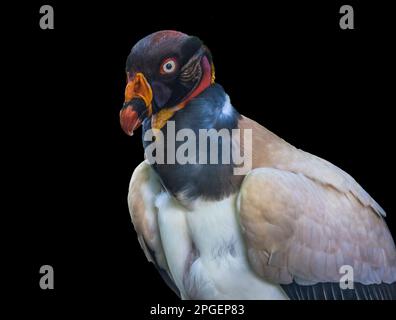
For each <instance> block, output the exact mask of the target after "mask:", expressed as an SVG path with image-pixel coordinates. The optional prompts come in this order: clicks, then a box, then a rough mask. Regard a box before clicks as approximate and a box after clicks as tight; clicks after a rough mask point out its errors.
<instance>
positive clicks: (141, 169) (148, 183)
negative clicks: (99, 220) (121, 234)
mask: <svg viewBox="0 0 396 320" xmlns="http://www.w3.org/2000/svg"><path fill="white" fill-rule="evenodd" d="M160 191H161V185H160V183H159V181H158V178H157V176H156V175H155V173H154V172H153V169H152V168H151V167H150V165H149V164H148V163H147V162H146V161H143V162H142V163H141V164H140V165H139V166H137V167H136V169H135V171H134V172H133V174H132V178H131V182H130V184H129V193H128V207H129V212H130V214H131V218H132V222H133V225H134V227H135V230H136V233H137V236H138V240H139V243H140V246H141V247H142V249H143V251H144V253H145V255H146V257H147V259H148V260H149V261H150V262H153V263H156V264H158V265H159V267H161V268H162V269H164V270H166V271H168V270H169V269H168V265H167V262H166V258H165V254H164V250H163V248H162V244H161V239H160V234H159V230H158V225H157V208H156V207H155V205H154V202H155V200H154V199H155V197H156V195H158V193H160ZM151 253H154V255H155V256H154V257H152V256H151ZM154 259H155V260H154Z"/></svg>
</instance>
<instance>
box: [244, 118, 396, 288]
mask: <svg viewBox="0 0 396 320" xmlns="http://www.w3.org/2000/svg"><path fill="white" fill-rule="evenodd" d="M240 128H243V129H246V128H251V129H252V130H253V166H254V167H255V168H259V169H255V170H253V171H252V172H251V173H250V174H249V175H248V176H247V177H246V178H245V180H244V182H243V184H242V187H241V192H240V196H239V209H240V220H241V225H242V228H243V232H244V235H245V238H246V243H247V248H248V257H249V260H250V262H251V265H252V267H253V269H254V270H255V271H256V272H257V273H258V274H259V275H261V276H262V277H265V278H266V279H269V280H272V281H275V282H279V283H284V284H287V283H291V282H292V281H293V280H296V281H297V282H299V283H304V284H309V283H316V282H326V281H331V282H334V281H339V279H340V277H341V274H340V273H339V268H340V267H341V266H342V265H351V266H352V267H353V268H354V272H355V281H357V282H361V283H364V284H368V283H380V282H381V281H382V282H386V283H391V282H394V281H396V249H395V244H394V242H393V239H392V236H391V235H390V233H389V230H388V228H387V226H386V223H385V222H384V220H383V218H382V216H381V215H384V214H385V213H384V211H383V210H382V208H381V207H380V206H379V205H378V204H377V203H376V202H375V201H374V200H373V199H372V198H371V197H370V196H369V195H368V194H367V193H366V192H365V191H364V190H363V188H362V187H361V186H359V185H358V184H357V182H356V181H355V180H353V178H352V177H350V176H349V175H348V174H347V173H345V172H344V171H342V170H341V169H339V168H338V167H336V166H334V165H332V164H331V163H329V162H327V161H325V160H322V159H320V158H318V157H315V156H313V155H310V154H308V153H306V152H303V151H301V150H298V149H296V148H294V147H293V146H291V145H289V144H288V143H286V142H285V141H284V140H282V139H280V138H279V137H277V136H276V135H274V134H272V133H271V132H270V131H268V130H266V129H265V128H263V127H262V126H260V125H259V124H257V123H255V122H253V121H252V120H249V119H247V118H243V119H242V120H241V122H240ZM375 212H377V213H379V214H375Z"/></svg>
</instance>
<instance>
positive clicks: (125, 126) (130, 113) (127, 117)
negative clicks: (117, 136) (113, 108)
mask: <svg viewBox="0 0 396 320" xmlns="http://www.w3.org/2000/svg"><path fill="white" fill-rule="evenodd" d="M120 124H121V128H122V130H123V131H124V132H125V133H126V134H127V135H128V136H133V131H134V130H135V129H136V128H138V127H139V125H140V120H139V118H138V115H137V113H136V111H134V110H133V109H132V107H130V106H128V107H126V108H123V109H122V110H121V111H120Z"/></svg>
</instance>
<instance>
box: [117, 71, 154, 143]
mask: <svg viewBox="0 0 396 320" xmlns="http://www.w3.org/2000/svg"><path fill="white" fill-rule="evenodd" d="M152 100H153V92H152V90H151V87H150V85H149V83H148V82H147V80H146V78H145V77H144V75H143V73H140V72H139V73H136V74H135V76H134V77H133V79H132V80H130V81H128V84H127V86H126V88H125V102H124V106H123V108H122V109H121V111H120V124H121V128H122V130H124V132H125V133H126V134H127V135H130V136H131V135H133V131H134V130H136V129H137V128H139V127H140V125H141V124H142V121H143V120H144V119H145V118H146V117H150V116H151V114H152V104H151V102H152Z"/></svg>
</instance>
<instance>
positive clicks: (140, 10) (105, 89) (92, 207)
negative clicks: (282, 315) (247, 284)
mask: <svg viewBox="0 0 396 320" xmlns="http://www.w3.org/2000/svg"><path fill="white" fill-rule="evenodd" d="M296 2H297V1H290V2H284V1H276V2H275V1H274V2H268V3H267V2H263V4H262V5H260V6H259V5H252V4H249V3H247V2H246V1H243V2H236V3H234V4H230V3H227V4H224V5H220V4H219V3H218V4H217V5H215V4H214V2H213V1H212V2H199V1H195V2H189V3H187V1H186V2H184V3H183V2H181V3H176V2H170V1H167V2H166V1H163V2H161V3H154V2H149V1H139V2H137V1H127V2H125V3H122V2H116V1H111V2H104V3H96V2H92V3H89V2H86V3H84V4H82V3H78V2H75V3H72V2H67V1H63V2H53V1H49V2H34V3H29V4H20V5H17V7H18V8H13V10H14V9H17V10H18V11H17V14H16V15H14V18H16V19H19V21H20V23H19V24H18V28H9V29H7V30H6V32H7V35H8V36H9V38H10V40H11V48H13V49H15V50H14V53H12V54H13V55H14V58H17V63H16V64H15V65H13V67H14V68H15V72H13V76H12V77H11V78H10V80H9V81H10V83H13V84H16V86H17V88H18V89H17V90H16V92H15V94H14V93H13V94H14V101H18V103H17V104H15V105H14V104H13V105H14V107H13V108H12V110H11V111H12V113H13V117H11V116H10V118H9V119H10V124H11V126H10V127H11V128H10V129H9V131H8V137H12V138H13V139H12V143H11V148H12V152H13V154H14V155H16V157H15V159H14V160H13V162H14V164H16V166H17V167H18V170H16V174H15V178H14V179H13V183H12V187H13V188H15V190H16V192H17V198H16V199H15V200H14V206H13V214H14V216H16V217H17V219H18V221H19V223H20V224H19V227H18V228H19V229H20V232H19V233H18V234H20V236H18V237H19V240H20V242H21V243H22V246H21V247H20V249H22V251H20V253H18V255H19V256H20V257H21V256H22V258H23V261H24V263H23V272H24V276H25V277H23V279H24V285H25V286H26V287H27V290H28V291H29V292H30V293H31V299H32V301H37V305H39V306H43V305H48V304H50V305H53V306H57V308H58V309H57V310H58V311H59V310H70V309H73V307H74V306H76V305H82V306H86V307H87V306H90V307H89V308H87V310H89V312H93V313H95V311H98V310H101V308H103V307H104V306H111V308H112V307H114V309H125V310H129V311H130V314H131V316H133V315H134V314H135V315H136V314H140V315H145V314H146V315H147V314H148V311H147V310H148V308H149V306H151V305H155V304H156V303H164V302H168V303H171V304H172V303H173V304H174V305H176V304H178V303H179V302H178V301H179V300H178V298H177V297H176V296H175V295H174V294H173V292H172V291H171V290H170V289H168V288H167V287H166V285H165V284H164V283H163V281H162V280H161V278H160V276H159V275H158V274H157V272H156V270H155V269H154V267H153V266H152V265H151V264H149V263H148V262H147V261H146V258H145V256H144V254H143V252H142V251H141V249H140V247H139V244H138V242H137V239H136V235H135V232H134V229H133V226H132V223H131V221H130V217H129V212H128V208H127V203H126V196H127V191H128V184H129V179H130V176H131V174H132V172H133V170H134V168H135V167H136V166H137V165H138V164H139V163H140V162H141V161H142V159H143V148H142V146H141V140H140V131H139V132H138V134H137V135H135V136H134V137H132V138H131V137H128V136H126V135H125V134H124V133H123V132H122V131H121V129H120V127H119V119H118V112H119V109H120V108H121V106H122V102H123V98H124V97H123V94H124V88H125V72H124V67H125V61H126V57H127V55H128V54H129V51H130V49H131V48H132V46H133V45H134V44H135V43H136V42H137V41H138V40H139V39H141V38H142V37H144V36H146V35H147V34H149V33H151V32H155V31H158V30H163V29H175V30H179V31H182V32H185V33H188V34H192V35H196V36H198V37H200V38H201V39H202V40H203V41H204V43H205V44H206V45H207V46H208V47H209V48H210V49H211V52H212V54H213V58H214V63H215V66H216V81H217V82H218V83H220V84H221V85H223V87H224V88H225V90H226V92H227V93H228V94H229V95H230V97H231V101H232V104H233V105H234V106H235V107H236V108H237V109H238V110H239V111H240V112H241V113H242V114H244V115H245V116H248V117H250V118H252V119H255V120H256V121H258V122H260V123H261V124H263V125H264V126H266V127H267V128H268V129H270V130H271V131H273V132H274V133H276V134H277V135H279V136H281V137H282V138H284V139H285V140H286V141H288V142H290V143H292V144H293V145H295V146H296V147H299V148H301V149H303V150H305V151H308V152H310V153H313V154H316V155H318V156H320V157H322V158H324V159H326V160H328V161H330V162H332V163H334V164H335V165H337V166H339V167H341V168H342V169H344V170H345V171H347V172H348V173H350V174H351V175H352V176H353V177H354V178H355V179H356V180H357V181H358V182H359V183H360V184H361V185H362V186H363V187H364V188H365V189H366V190H367V191H368V192H369V193H370V194H371V195H372V196H373V197H374V198H375V199H376V200H377V201H378V202H379V203H380V204H381V205H382V206H383V208H384V209H385V210H386V212H387V213H388V217H387V219H386V221H387V223H388V225H389V227H390V229H391V232H392V234H393V235H395V234H396V216H395V214H394V212H395V202H394V187H391V184H390V183H389V181H392V180H393V179H394V178H395V174H394V170H393V164H394V161H393V146H394V142H393V136H394V135H393V131H394V125H393V122H394V118H393V110H392V108H394V105H395V103H394V100H395V99H394V93H395V83H394V58H395V56H396V55H395V49H394V46H393V43H392V42H394V32H393V30H394V25H393V21H392V17H390V10H389V8H388V7H386V6H385V4H384V3H381V2H374V1H366V2H365V3H362V2H361V1H360V2H359V3H358V4H357V3H352V2H350V1H349V2H348V1H345V2H337V3H334V2H333V1H332V3H329V4H327V5H323V4H318V3H316V2H315V1H306V2H300V1H298V3H296ZM43 4H51V5H53V7H54V10H55V29H54V30H41V29H40V28H39V19H40V14H39V8H40V6H41V5H43ZM342 4H352V5H354V9H355V30H341V29H340V28H339V25H338V23H339V18H340V14H339V8H340V6H341V5H342ZM12 12H13V11H8V13H9V14H11V15H12ZM4 14H5V15H7V12H4ZM15 119H17V121H15ZM9 141H11V140H9ZM351 228H353V226H351ZM43 264H50V265H52V266H53V267H54V271H55V290H52V291H51V290H47V291H43V290H41V289H40V288H39V286H38V281H39V278H40V274H39V272H38V271H39V268H40V266H41V265H43ZM88 300H90V301H93V304H87V301H88ZM110 301H112V302H110ZM114 302H115V303H116V304H113V303H114ZM115 305H117V306H118V307H115ZM248 306H251V308H253V309H258V310H260V309H261V307H262V306H266V307H268V303H267V304H264V303H261V304H259V305H258V304H257V303H256V304H254V303H251V304H248ZM273 306H276V307H278V306H281V305H280V304H273ZM294 306H296V305H294ZM305 306H308V305H307V304H305ZM300 308H301V307H300ZM355 308H356V306H355ZM138 318H139V319H140V318H142V317H138Z"/></svg>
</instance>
